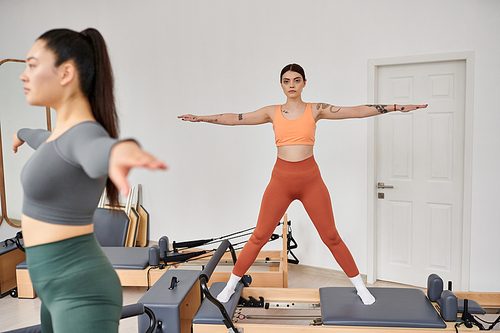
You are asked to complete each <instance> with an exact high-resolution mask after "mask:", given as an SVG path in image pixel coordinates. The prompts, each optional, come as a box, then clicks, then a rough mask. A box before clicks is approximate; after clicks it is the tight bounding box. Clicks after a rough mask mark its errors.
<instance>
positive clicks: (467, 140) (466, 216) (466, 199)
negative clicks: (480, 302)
mask: <svg viewBox="0 0 500 333" xmlns="http://www.w3.org/2000/svg"><path fill="white" fill-rule="evenodd" d="M456 60H464V61H465V124H464V125H465V128H464V130H465V133H464V192H463V207H462V209H463V227H462V267H461V275H462V283H461V285H460V286H455V289H458V290H461V291H469V288H470V245H471V237H470V232H471V207H472V138H473V137H472V134H473V123H474V122H473V120H474V75H475V53H474V51H464V52H451V53H439V54H427V55H414V56H402V57H391V58H381V59H369V60H368V102H369V103H370V104H377V103H381V102H384V101H377V95H378V91H377V88H378V87H377V80H378V76H377V74H378V69H379V67H382V66H389V65H410V64H418V63H429V62H441V61H456ZM423 102H425V101H422V103H423ZM377 122H378V120H377V117H370V118H368V143H367V144H368V149H367V151H368V156H367V161H368V177H367V180H368V184H367V185H368V189H367V192H368V193H367V194H368V195H367V197H368V205H367V207H368V212H367V218H368V221H367V231H368V235H367V251H368V253H367V282H368V283H374V282H375V281H377V185H376V184H377V177H376V176H377V151H376V147H377V125H378V123H377Z"/></svg>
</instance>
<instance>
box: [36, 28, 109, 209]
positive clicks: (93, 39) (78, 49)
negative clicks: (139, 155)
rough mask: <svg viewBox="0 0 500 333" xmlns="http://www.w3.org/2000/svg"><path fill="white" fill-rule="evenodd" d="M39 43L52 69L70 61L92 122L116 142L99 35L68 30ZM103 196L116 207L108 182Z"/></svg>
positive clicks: (52, 32)
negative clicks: (48, 52) (50, 55)
mask: <svg viewBox="0 0 500 333" xmlns="http://www.w3.org/2000/svg"><path fill="white" fill-rule="evenodd" d="M38 39H41V40H43V41H45V43H46V47H47V48H48V49H49V50H51V51H52V52H53V53H54V55H55V58H56V61H55V64H54V66H55V67H59V66H60V65H61V64H63V63H64V62H66V61H69V60H71V61H73V63H74V64H75V67H76V69H77V71H78V77H79V83H80V89H81V91H82V93H83V94H84V95H85V97H87V98H88V100H89V102H90V106H91V108H92V113H93V115H94V118H95V119H96V120H97V122H99V123H100V124H101V125H102V126H103V127H104V128H105V129H106V131H107V132H108V133H109V135H110V136H111V137H112V138H115V139H117V138H118V134H119V128H118V115H117V113H116V106H115V97H114V78H113V71H112V69H111V61H110V60H109V56H108V50H107V47H106V43H105V41H104V38H103V37H102V35H101V34H100V33H99V31H97V30H96V29H93V28H88V29H85V30H83V31H82V32H81V33H78V32H76V31H73V30H69V29H54V30H50V31H47V32H46V33H44V34H43V35H41V36H40V37H39V38H38ZM106 192H107V194H108V200H109V203H110V205H111V206H117V205H118V190H117V188H116V186H115V185H114V184H113V183H112V182H111V181H110V180H109V178H108V180H107V183H106Z"/></svg>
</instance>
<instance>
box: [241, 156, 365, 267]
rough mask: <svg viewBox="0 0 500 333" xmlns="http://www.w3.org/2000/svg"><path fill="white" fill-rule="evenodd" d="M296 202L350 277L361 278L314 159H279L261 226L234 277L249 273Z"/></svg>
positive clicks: (253, 235)
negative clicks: (341, 233) (337, 222)
mask: <svg viewBox="0 0 500 333" xmlns="http://www.w3.org/2000/svg"><path fill="white" fill-rule="evenodd" d="M294 200H300V201H301V202H302V204H303V205H304V208H305V209H306V212H307V214H308V215H309V217H310V218H311V220H312V222H313V223H314V226H315V227H316V230H317V231H318V233H319V235H320V237H321V240H322V241H323V242H324V243H325V244H326V246H327V247H328V248H329V249H330V252H332V254H333V256H334V257H335V260H337V263H338V264H339V265H340V267H342V269H343V270H344V272H345V273H346V274H347V276H348V277H355V276H356V275H358V274H359V271H358V268H357V266H356V263H355V262H354V259H353V257H352V255H351V252H349V249H348V248H347V246H346V245H345V244H344V242H343V241H342V238H340V235H339V233H338V232H337V228H335V221H334V218H333V210H332V203H331V199H330V194H329V193H328V189H327V188H326V185H325V183H324V182H323V179H322V178H321V174H320V172H319V168H318V165H317V164H316V161H315V160H314V156H311V157H309V158H307V159H305V160H303V161H300V162H288V161H285V160H282V159H279V158H278V160H277V161H276V164H275V166H274V169H273V173H272V176H271V181H270V182H269V185H268V186H267V188H266V191H265V192H264V196H263V198H262V203H261V207H260V213H259V218H258V220H257V226H256V228H255V230H254V232H253V234H252V236H251V237H250V239H249V240H248V242H247V243H246V244H245V246H244V247H243V249H242V251H241V253H240V255H239V257H238V260H237V262H236V265H235V266H234V269H233V274H234V275H237V276H243V275H244V274H245V273H246V271H247V270H248V268H249V267H250V266H251V265H252V264H253V262H254V261H255V258H257V255H258V254H259V251H260V249H261V248H262V247H263V246H264V245H265V244H266V243H267V242H268V241H269V238H270V237H271V235H272V233H273V231H274V230H275V229H276V226H277V225H278V222H279V221H280V219H281V217H282V216H283V214H285V212H286V210H287V208H288V206H289V205H290V204H291V203H292V201H294Z"/></svg>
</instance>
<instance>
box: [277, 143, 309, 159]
mask: <svg viewBox="0 0 500 333" xmlns="http://www.w3.org/2000/svg"><path fill="white" fill-rule="evenodd" d="M313 148H314V146H306V145H292V146H281V147H278V158H280V159H282V160H285V161H288V162H299V161H303V160H305V159H306V158H309V157H311V156H313Z"/></svg>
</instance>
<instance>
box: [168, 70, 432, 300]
mask: <svg viewBox="0 0 500 333" xmlns="http://www.w3.org/2000/svg"><path fill="white" fill-rule="evenodd" d="M280 81H281V87H282V88H283V92H284V93H285V95H286V97H287V101H286V103H285V104H283V105H272V106H266V107H263V108H261V109H259V110H257V111H253V112H249V113H240V114H234V113H224V114H219V115H212V116H194V115H190V114H188V115H183V116H179V117H178V118H180V119H182V120H184V121H191V122H207V123H213V124H220V125H258V124H263V123H273V129H274V133H275V138H276V146H277V148H278V158H277V161H276V164H275V166H274V169H273V172H272V176H271V180H270V182H269V185H268V186H267V188H266V191H265V192H264V196H263V198H262V203H261V208H260V212H259V217H258V220H257V226H256V228H255V230H254V232H253V234H252V236H251V237H250V239H249V240H248V242H247V243H246V244H245V246H244V247H243V250H242V251H241V254H240V256H239V258H238V261H237V262H236V265H235V266H234V269H233V272H232V274H231V278H230V279H229V281H228V283H227V285H226V287H225V288H224V290H222V292H221V293H220V294H219V295H218V296H217V299H218V300H219V301H221V302H227V301H228V300H229V299H230V297H231V295H232V294H233V293H234V289H235V287H236V284H237V283H238V281H239V280H240V279H241V278H242V277H243V275H244V274H245V273H246V271H247V270H248V268H249V267H250V266H251V265H252V264H253V262H254V261H255V258H257V255H258V253H259V251H260V249H261V248H262V247H263V246H264V245H265V244H266V243H267V242H268V240H269V239H270V237H271V235H272V233H273V231H274V229H275V227H276V225H277V224H278V222H279V221H280V219H281V217H282V216H283V214H284V213H285V211H286V209H287V208H288V206H289V205H290V204H291V203H292V201H294V200H300V201H301V202H302V204H303V205H304V208H305V209H306V211H307V214H308V215H309V217H310V218H311V220H312V222H313V223H314V226H315V227H316V229H317V230H318V233H319V235H320V237H321V240H322V241H323V242H324V243H325V245H326V246H327V247H328V248H329V249H330V251H331V253H332V254H333V256H334V257H335V260H337V262H338V264H339V265H340V267H342V269H343V270H344V272H345V273H346V274H347V276H348V277H349V278H350V280H351V281H352V283H353V285H354V287H355V288H356V290H357V293H358V295H359V297H360V298H361V300H362V302H363V303H364V304H366V305H370V304H373V303H374V302H375V298H374V297H373V296H372V294H371V293H370V291H369V290H368V289H367V288H366V286H365V284H364V282H363V280H362V279H361V276H360V274H359V271H358V268H357V266H356V263H355V262H354V259H353V257H352V255H351V253H350V252H349V249H348V248H347V246H346V245H345V244H344V242H343V241H342V238H341V237H340V235H339V233H338V232H337V229H336V227H335V221H334V217H333V209H332V203H331V200H330V194H329V192H328V189H327V188H326V185H325V183H324V182H323V179H322V178H321V174H320V172H319V169H318V166H317V164H316V161H315V160H314V157H313V146H314V140H315V131H316V122H317V121H318V120H320V119H346V118H365V117H371V116H375V115H378V114H381V113H386V112H391V111H403V112H408V111H412V110H416V109H419V108H425V107H427V105H397V104H394V105H360V106H353V107H339V106H334V105H330V104H325V103H305V102H303V101H302V96H301V95H302V90H303V89H304V87H305V85H306V76H305V73H304V70H303V69H302V67H301V66H299V65H297V64H290V65H287V66H285V67H284V68H283V70H282V71H281V76H280Z"/></svg>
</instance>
